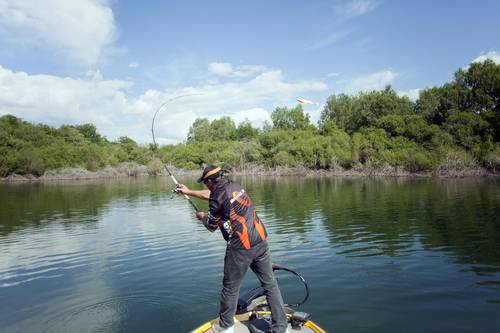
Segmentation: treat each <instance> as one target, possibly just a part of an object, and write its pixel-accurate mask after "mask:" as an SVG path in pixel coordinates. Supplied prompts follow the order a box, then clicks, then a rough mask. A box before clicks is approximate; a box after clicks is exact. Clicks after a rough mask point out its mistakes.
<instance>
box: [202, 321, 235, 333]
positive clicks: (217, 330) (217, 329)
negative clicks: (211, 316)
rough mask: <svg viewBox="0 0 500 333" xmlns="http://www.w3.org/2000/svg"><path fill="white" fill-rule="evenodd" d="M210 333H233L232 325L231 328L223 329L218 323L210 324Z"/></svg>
mask: <svg viewBox="0 0 500 333" xmlns="http://www.w3.org/2000/svg"><path fill="white" fill-rule="evenodd" d="M208 332H210V333H212V332H213V333H234V325H233V326H231V327H228V328H224V327H221V326H220V325H219V323H215V324H212V328H211V329H210V331H208Z"/></svg>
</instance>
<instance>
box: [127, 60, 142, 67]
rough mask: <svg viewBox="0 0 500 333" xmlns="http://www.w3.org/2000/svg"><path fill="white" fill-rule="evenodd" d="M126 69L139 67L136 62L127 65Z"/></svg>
mask: <svg viewBox="0 0 500 333" xmlns="http://www.w3.org/2000/svg"><path fill="white" fill-rule="evenodd" d="M128 67H130V68H137V67H139V64H138V63H137V62H135V61H133V62H131V63H130V64H128Z"/></svg>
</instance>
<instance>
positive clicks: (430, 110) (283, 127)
mask: <svg viewBox="0 0 500 333" xmlns="http://www.w3.org/2000/svg"><path fill="white" fill-rule="evenodd" d="M271 121H272V124H271V123H270V122H265V123H264V126H263V127H262V129H258V128H255V127H253V126H252V123H251V122H250V121H249V120H248V119H245V120H244V121H243V122H241V123H240V124H239V125H238V126H236V125H235V123H234V121H233V120H232V119H231V118H229V117H222V118H219V119H214V120H212V121H210V120H208V119H206V118H197V119H196V120H195V121H194V122H193V124H192V125H191V127H190V129H189V133H188V136H187V141H186V142H183V143H179V144H176V145H167V146H163V147H160V149H158V151H157V149H156V147H153V146H152V145H151V146H149V147H144V146H141V145H139V144H137V142H135V141H134V140H132V139H131V138H129V137H126V136H124V137H120V138H119V139H118V140H117V141H116V142H109V141H108V140H106V138H104V137H103V136H101V135H100V134H99V133H98V132H97V129H96V127H95V126H94V125H92V124H83V125H77V126H72V125H63V126H61V127H60V128H52V127H49V126H47V125H42V124H36V125H35V124H30V123H28V122H25V121H23V120H21V119H19V118H16V117H14V116H11V115H5V116H2V117H0V176H6V175H8V174H12V173H22V174H26V173H32V174H36V175H41V174H43V173H44V172H45V171H46V170H49V169H58V168H63V167H76V166H80V167H85V168H87V169H89V170H97V169H99V168H103V167H105V166H107V165H111V166H118V165H121V164H122V163H125V164H126V165H131V166H133V168H132V167H131V169H134V170H139V166H138V165H139V164H140V165H147V168H146V169H147V170H148V172H149V173H150V174H158V173H159V172H160V171H161V166H162V163H168V164H172V165H175V166H176V167H180V168H185V169H199V168H200V165H201V164H203V163H210V164H220V165H223V166H225V167H227V168H236V169H243V168H246V167H248V166H249V165H251V166H254V165H260V166H267V167H305V168H309V169H335V168H338V167H339V166H340V167H343V168H346V169H351V168H355V169H367V170H371V169H377V168H386V167H388V166H389V167H393V168H394V167H396V168H402V169H404V170H408V171H412V172H419V171H428V170H437V171H442V170H462V169H463V168H468V167H477V166H478V165H482V166H484V167H486V168H489V169H490V170H492V171H498V170H499V168H500V148H499V147H500V146H499V141H500V65H496V64H495V63H493V62H492V61H489V60H487V61H485V62H482V63H474V64H471V65H470V66H469V67H467V68H466V69H459V70H458V71H457V72H456V73H455V77H454V79H453V80H452V81H451V82H448V83H445V84H443V85H442V86H439V87H431V88H428V89H424V90H422V91H421V92H420V97H419V99H418V100H417V101H416V102H415V103H413V102H411V101H410V100H409V99H408V98H407V97H400V96H398V95H397V94H396V92H395V91H394V90H393V89H392V88H391V87H387V88H386V89H384V90H382V91H372V92H365V93H360V94H358V95H353V96H350V95H345V94H340V95H332V96H330V97H329V98H328V100H327V103H326V105H325V107H324V109H323V110H322V113H321V118H320V121H319V124H318V128H317V129H316V127H315V126H313V125H311V123H310V118H309V115H307V114H306V113H305V112H304V110H303V109H302V106H301V105H298V106H296V107H294V108H291V109H288V108H287V107H278V108H276V109H275V110H274V111H273V112H272V114H271ZM155 151H156V154H154V153H153V152H155ZM154 156H158V157H159V159H158V158H156V159H155V158H154Z"/></svg>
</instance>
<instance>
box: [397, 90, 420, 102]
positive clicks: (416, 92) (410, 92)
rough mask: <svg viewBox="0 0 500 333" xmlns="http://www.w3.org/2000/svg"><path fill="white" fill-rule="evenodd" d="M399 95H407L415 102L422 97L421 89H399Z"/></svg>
mask: <svg viewBox="0 0 500 333" xmlns="http://www.w3.org/2000/svg"><path fill="white" fill-rule="evenodd" d="M398 96H400V97H402V96H406V97H408V98H409V99H410V100H411V101H413V102H415V101H416V100H417V99H418V98H419V97H420V89H410V90H406V91H398Z"/></svg>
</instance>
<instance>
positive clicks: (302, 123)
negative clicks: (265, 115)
mask: <svg viewBox="0 0 500 333" xmlns="http://www.w3.org/2000/svg"><path fill="white" fill-rule="evenodd" d="M271 120H272V122H273V129H275V130H289V129H292V130H305V129H308V128H310V126H311V122H310V119H309V115H308V114H305V113H304V110H303V109H302V105H300V104H299V105H297V106H296V107H294V108H293V109H288V108H287V107H277V108H276V109H275V110H274V111H273V113H272V114H271Z"/></svg>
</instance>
